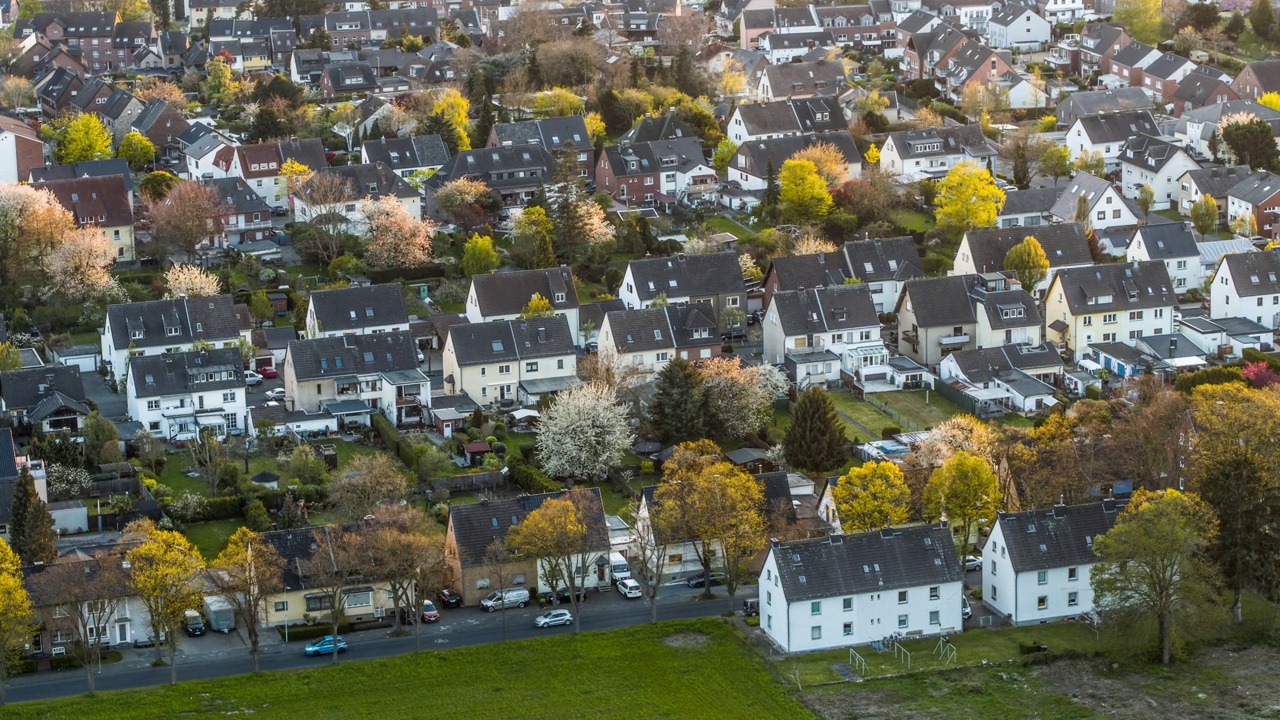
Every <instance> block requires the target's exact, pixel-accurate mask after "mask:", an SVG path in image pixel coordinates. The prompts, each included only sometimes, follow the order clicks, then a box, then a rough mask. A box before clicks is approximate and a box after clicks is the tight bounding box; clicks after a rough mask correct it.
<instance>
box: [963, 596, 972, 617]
mask: <svg viewBox="0 0 1280 720" xmlns="http://www.w3.org/2000/svg"><path fill="white" fill-rule="evenodd" d="M960 617H963V618H964V619H965V620H968V619H969V618H971V617H973V607H972V606H970V605H969V598H967V597H965V596H964V595H961V596H960Z"/></svg>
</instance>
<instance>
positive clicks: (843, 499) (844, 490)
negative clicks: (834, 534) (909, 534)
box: [831, 461, 911, 533]
mask: <svg viewBox="0 0 1280 720" xmlns="http://www.w3.org/2000/svg"><path fill="white" fill-rule="evenodd" d="M831 497H832V499H833V500H834V501H835V504H836V512H837V513H839V515H840V526H841V528H842V529H843V530H844V531H845V532H847V533H860V532H870V531H872V530H878V529H880V528H882V527H889V526H891V525H901V524H902V523H905V522H906V521H907V518H908V517H909V514H908V508H909V506H910V503H911V490H910V488H908V487H907V480H906V478H905V477H904V476H903V474H902V470H901V469H900V468H899V467H898V466H897V465H895V464H893V463H891V462H875V461H873V462H868V463H864V464H863V465H862V467H856V468H850V470H849V472H848V473H846V474H845V475H844V476H843V477H841V478H839V480H837V481H835V484H834V485H833V486H832V488H831Z"/></svg>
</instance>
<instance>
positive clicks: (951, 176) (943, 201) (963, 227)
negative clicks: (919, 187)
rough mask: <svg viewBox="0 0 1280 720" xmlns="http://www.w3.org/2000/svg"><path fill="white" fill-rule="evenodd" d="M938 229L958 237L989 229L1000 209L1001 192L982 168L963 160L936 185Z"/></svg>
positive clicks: (989, 174)
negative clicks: (976, 230)
mask: <svg viewBox="0 0 1280 720" xmlns="http://www.w3.org/2000/svg"><path fill="white" fill-rule="evenodd" d="M937 205H938V209H937V211H936V212H935V215H936V216H937V219H938V227H939V229H942V230H945V231H947V232H948V233H950V234H951V235H952V236H953V237H959V236H960V235H963V234H964V233H965V232H966V231H968V230H972V229H973V228H985V227H992V226H993V225H995V224H996V216H998V215H999V214H1000V209H1001V208H1003V207H1004V191H1003V190H1001V189H1000V188H998V187H996V183H995V179H994V178H992V177H991V173H990V172H987V170H986V168H983V167H981V166H979V165H978V164H977V163H975V162H973V161H972V160H965V161H963V162H960V163H958V164H956V165H955V166H953V167H952V168H951V169H950V170H948V171H947V176H946V177H944V178H943V179H942V182H940V183H938V198H937Z"/></svg>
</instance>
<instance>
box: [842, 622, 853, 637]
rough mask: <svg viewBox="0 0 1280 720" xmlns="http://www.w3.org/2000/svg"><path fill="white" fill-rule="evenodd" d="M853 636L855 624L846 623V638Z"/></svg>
mask: <svg viewBox="0 0 1280 720" xmlns="http://www.w3.org/2000/svg"><path fill="white" fill-rule="evenodd" d="M852 634H853V623H851V622H847V623H845V624H844V636H845V637H849V636H850V635H852Z"/></svg>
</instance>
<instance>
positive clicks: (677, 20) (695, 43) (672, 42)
mask: <svg viewBox="0 0 1280 720" xmlns="http://www.w3.org/2000/svg"><path fill="white" fill-rule="evenodd" d="M710 18H711V16H710V15H706V14H704V13H695V12H691V13H688V14H685V15H670V16H666V17H664V18H662V22H660V23H658V42H660V43H662V46H663V47H664V48H665V49H666V52H667V53H669V54H675V52H676V51H677V50H679V49H680V48H682V47H687V48H691V49H695V50H696V49H697V48H700V47H702V37H703V36H704V35H706V34H707V33H708V32H710V31H711V19H710Z"/></svg>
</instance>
